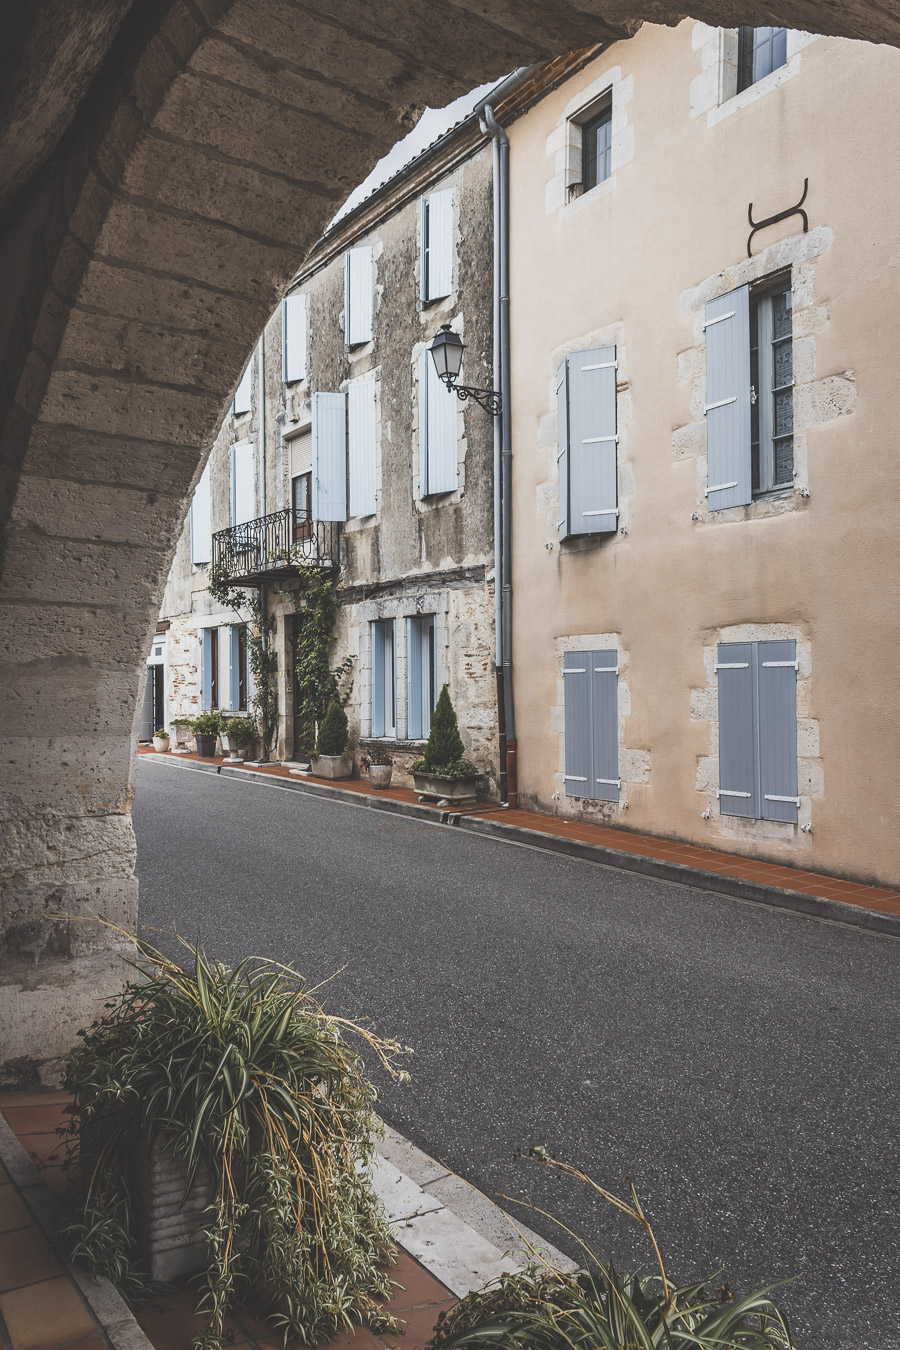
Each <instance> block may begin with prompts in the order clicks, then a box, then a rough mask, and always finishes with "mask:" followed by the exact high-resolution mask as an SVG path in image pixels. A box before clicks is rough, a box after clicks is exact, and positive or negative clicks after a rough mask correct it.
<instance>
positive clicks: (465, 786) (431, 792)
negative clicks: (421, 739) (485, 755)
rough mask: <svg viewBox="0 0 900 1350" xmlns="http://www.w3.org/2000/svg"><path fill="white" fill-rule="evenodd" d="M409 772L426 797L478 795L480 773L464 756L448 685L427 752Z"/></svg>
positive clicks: (438, 705) (433, 719)
mask: <svg viewBox="0 0 900 1350" xmlns="http://www.w3.org/2000/svg"><path fill="white" fill-rule="evenodd" d="M410 772H411V773H412V775H413V780H414V782H415V785H416V791H417V792H419V793H420V794H421V795H422V796H423V797H437V798H438V799H441V798H445V799H447V800H448V801H450V800H457V801H461V800H464V799H467V798H469V797H474V796H475V790H476V785H477V782H478V778H479V772H478V769H477V768H476V766H475V765H474V764H473V763H472V761H471V760H470V759H466V757H465V746H464V745H463V740H462V736H460V734H459V724H458V722H457V720H456V710H455V709H454V707H453V703H452V702H451V700H450V692H449V690H448V689H447V686H446V685H444V687H443V688H442V690H441V692H440V695H439V696H438V701H437V703H436V705H435V709H434V712H433V713H432V714H431V731H430V733H429V736H428V744H427V745H426V746H425V753H424V755H423V756H422V758H421V759H417V760H416V762H415V764H413V765H412V766H411V768H410Z"/></svg>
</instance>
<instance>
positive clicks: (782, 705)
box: [754, 642, 799, 824]
mask: <svg viewBox="0 0 900 1350" xmlns="http://www.w3.org/2000/svg"><path fill="white" fill-rule="evenodd" d="M754 645H755V646H756V648H757V680H758V687H759V786H760V796H761V814H762V818H763V820H786V821H789V822H791V823H793V824H796V822H797V808H798V806H799V799H798V786H797V644H796V642H759V643H756V644H754Z"/></svg>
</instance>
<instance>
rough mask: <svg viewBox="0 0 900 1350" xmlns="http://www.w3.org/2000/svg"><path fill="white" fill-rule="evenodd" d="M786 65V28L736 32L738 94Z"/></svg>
mask: <svg viewBox="0 0 900 1350" xmlns="http://www.w3.org/2000/svg"><path fill="white" fill-rule="evenodd" d="M786 64H787V29H786V28H741V29H739V31H738V90H737V91H738V93H740V92H741V90H742V89H749V88H750V86H751V84H756V83H757V81H759V80H762V79H764V77H765V76H766V75H771V73H772V71H773V70H777V69H778V67H779V66H783V65H786Z"/></svg>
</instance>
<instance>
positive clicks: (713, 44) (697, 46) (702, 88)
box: [690, 22, 818, 127]
mask: <svg viewBox="0 0 900 1350" xmlns="http://www.w3.org/2000/svg"><path fill="white" fill-rule="evenodd" d="M738 31H739V30H738V29H737V28H713V27H712V26H711V25H710V24H706V23H702V22H697V23H695V24H694V26H693V29H692V31H691V46H692V47H693V50H694V51H695V52H699V53H700V74H699V75H696V76H695V77H694V79H693V80H691V87H690V114H691V117H701V116H702V115H703V114H704V113H705V114H706V125H707V126H709V127H713V126H716V124H717V123H719V122H721V121H722V120H723V118H725V117H730V116H731V115H732V113H736V112H740V111H741V109H743V108H747V107H749V106H750V105H751V104H753V103H757V102H759V100H760V99H761V98H765V97H766V95H767V94H770V93H771V92H772V91H773V90H774V89H780V87H781V86H782V85H783V84H786V83H787V82H788V80H792V79H793V78H794V76H795V75H797V74H799V71H800V53H801V51H802V50H803V48H804V47H808V46H809V44H810V43H811V42H815V41H816V38H817V37H818V34H816V33H804V32H802V31H800V30H799V29H794V28H789V29H788V31H787V61H786V62H785V64H784V65H783V66H779V67H778V69H777V70H773V71H770V73H769V74H768V75H764V76H763V78H762V79H761V80H757V81H756V83H755V84H751V85H749V86H748V88H746V89H742V90H741V91H740V93H738V88H737V83H738V68H737V67H738Z"/></svg>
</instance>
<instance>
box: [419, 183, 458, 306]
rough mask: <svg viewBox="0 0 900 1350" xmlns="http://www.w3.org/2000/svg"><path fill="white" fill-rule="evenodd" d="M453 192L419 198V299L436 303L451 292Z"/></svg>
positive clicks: (435, 193) (431, 194)
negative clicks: (420, 213)
mask: <svg viewBox="0 0 900 1350" xmlns="http://www.w3.org/2000/svg"><path fill="white" fill-rule="evenodd" d="M453 252H454V250H453V189H452V188H443V189H442V190H441V191H440V192H432V193H430V194H429V195H428V196H427V197H423V198H422V249H421V266H422V274H421V284H420V287H419V293H420V298H421V300H422V303H423V304H426V305H427V304H429V303H430V302H431V301H432V300H440V299H442V298H443V297H444V296H445V295H449V294H450V293H451V291H452V289H453Z"/></svg>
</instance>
